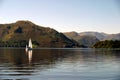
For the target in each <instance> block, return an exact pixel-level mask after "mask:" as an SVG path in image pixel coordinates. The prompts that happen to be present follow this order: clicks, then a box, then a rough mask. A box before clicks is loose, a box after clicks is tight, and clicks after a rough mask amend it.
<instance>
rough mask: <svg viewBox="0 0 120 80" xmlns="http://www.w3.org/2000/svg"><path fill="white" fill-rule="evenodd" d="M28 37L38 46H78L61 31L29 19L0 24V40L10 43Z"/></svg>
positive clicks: (24, 39)
mask: <svg viewBox="0 0 120 80" xmlns="http://www.w3.org/2000/svg"><path fill="white" fill-rule="evenodd" d="M29 38H31V39H32V41H35V42H37V43H38V45H37V46H38V47H58V48H61V47H79V45H78V43H77V42H75V41H73V40H71V39H69V38H67V37H66V36H65V35H64V34H63V33H59V32H58V31H56V30H54V29H52V28H49V27H43V26H39V25H36V24H34V23H32V22H31V21H23V20H20V21H17V22H15V23H10V24H8V23H7V24H0V41H3V42H5V43H6V42H8V43H9V42H10V43H12V42H19V41H20V40H22V41H28V39H29ZM23 46H25V45H23Z"/></svg>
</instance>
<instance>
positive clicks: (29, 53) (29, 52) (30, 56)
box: [26, 50, 32, 64]
mask: <svg viewBox="0 0 120 80" xmlns="http://www.w3.org/2000/svg"><path fill="white" fill-rule="evenodd" d="M26 54H27V56H28V61H29V64H31V61H32V50H28V51H27V52H26Z"/></svg>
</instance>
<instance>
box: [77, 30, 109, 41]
mask: <svg viewBox="0 0 120 80" xmlns="http://www.w3.org/2000/svg"><path fill="white" fill-rule="evenodd" d="M79 35H80V36H95V37H96V38H98V39H99V40H103V39H104V38H106V37H107V36H108V34H106V33H99V32H81V33H79Z"/></svg>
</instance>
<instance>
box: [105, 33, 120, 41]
mask: <svg viewBox="0 0 120 80" xmlns="http://www.w3.org/2000/svg"><path fill="white" fill-rule="evenodd" d="M103 40H120V33H118V34H110V35H108V36H106V37H105V38H104V39H103Z"/></svg>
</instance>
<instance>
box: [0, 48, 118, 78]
mask: <svg viewBox="0 0 120 80" xmlns="http://www.w3.org/2000/svg"><path fill="white" fill-rule="evenodd" d="M9 79H10V80H120V50H106V49H33V50H32V51H30V52H27V53H26V52H25V50H24V49H0V80H9Z"/></svg>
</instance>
